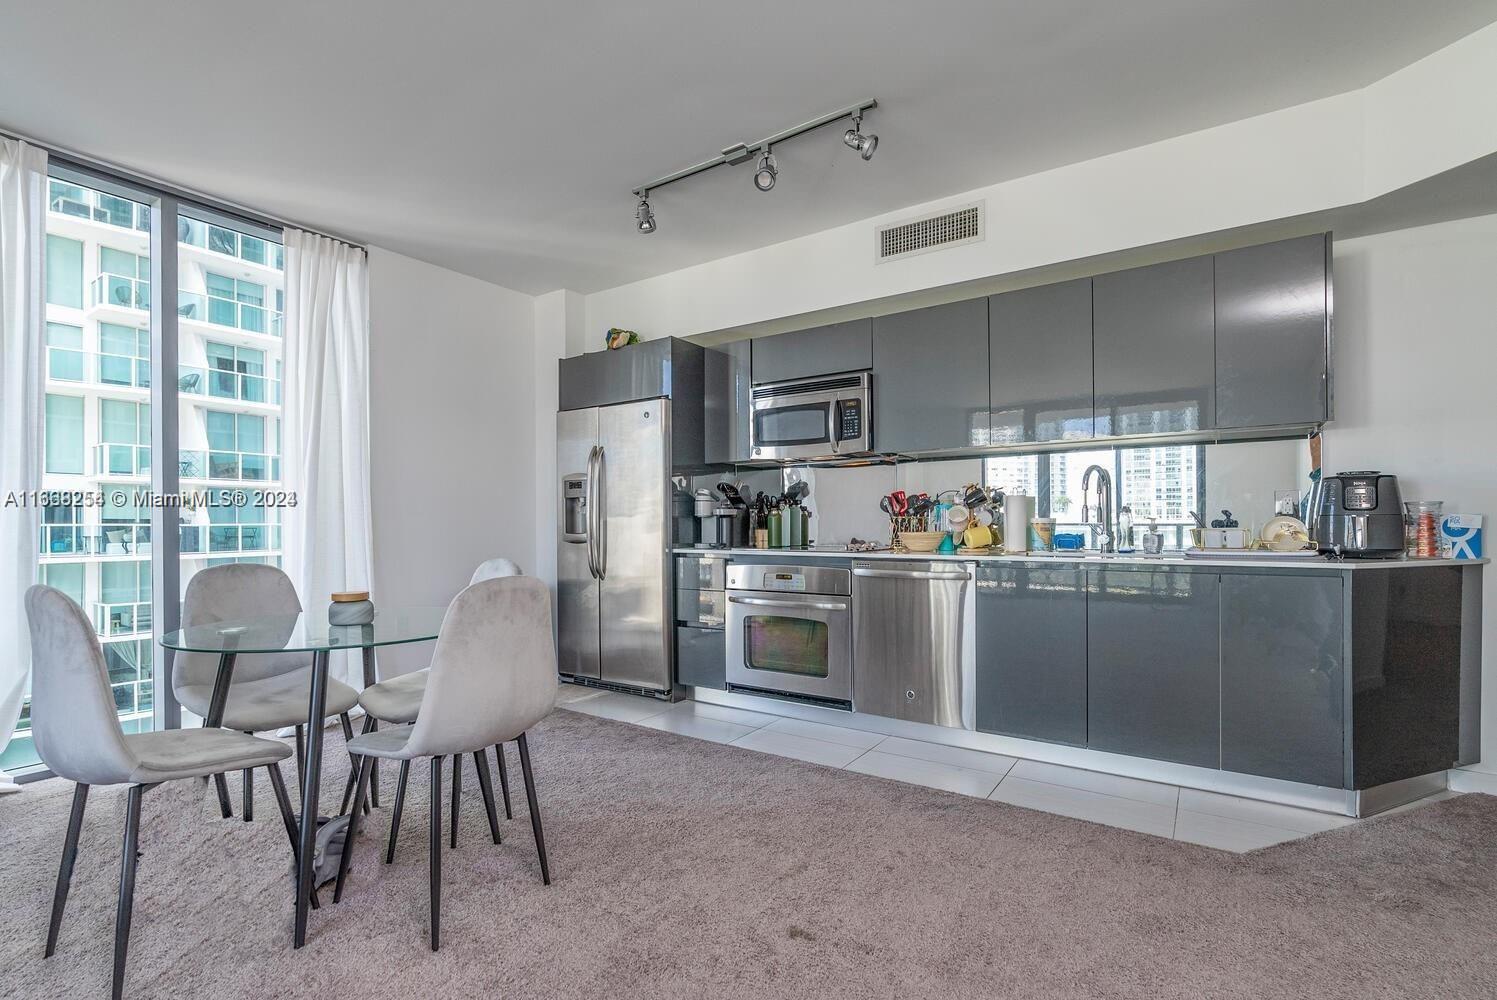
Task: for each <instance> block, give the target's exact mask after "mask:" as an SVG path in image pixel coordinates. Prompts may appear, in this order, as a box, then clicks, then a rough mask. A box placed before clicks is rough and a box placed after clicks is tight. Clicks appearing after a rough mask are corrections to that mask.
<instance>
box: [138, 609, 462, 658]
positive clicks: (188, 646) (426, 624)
mask: <svg viewBox="0 0 1497 1000" xmlns="http://www.w3.org/2000/svg"><path fill="white" fill-rule="evenodd" d="M446 614H447V609H446V608H377V609H376V610H375V612H374V622H373V624H370V625H329V624H328V621H327V611H326V610H322V611H303V612H302V613H301V614H299V615H270V616H267V617H263V618H240V619H238V620H235V621H222V622H214V623H213V624H212V625H198V626H195V627H193V628H184V629H179V630H178V631H176V632H168V633H167V634H166V635H164V636H162V637H161V645H163V646H165V647H166V648H167V649H176V650H182V651H183V652H189V653H280V652H292V653H303V652H317V651H319V650H333V649H367V648H369V647H372V646H395V645H398V644H400V643H403V642H430V641H431V640H433V639H435V638H436V637H437V632H438V631H439V630H440V629H441V627H442V618H443V616H444V615H446Z"/></svg>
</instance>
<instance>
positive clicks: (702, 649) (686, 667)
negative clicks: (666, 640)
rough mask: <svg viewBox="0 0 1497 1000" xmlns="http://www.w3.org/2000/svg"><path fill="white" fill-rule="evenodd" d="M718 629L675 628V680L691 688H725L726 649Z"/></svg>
mask: <svg viewBox="0 0 1497 1000" xmlns="http://www.w3.org/2000/svg"><path fill="white" fill-rule="evenodd" d="M724 635H725V633H724V632H723V630H722V629H720V628H691V627H688V626H685V625H677V626H676V680H677V682H678V683H680V684H688V685H691V686H693V687H709V688H717V689H718V690H719V691H721V690H722V689H723V688H725V687H727V685H728V673H727V646H726V639H725V638H724Z"/></svg>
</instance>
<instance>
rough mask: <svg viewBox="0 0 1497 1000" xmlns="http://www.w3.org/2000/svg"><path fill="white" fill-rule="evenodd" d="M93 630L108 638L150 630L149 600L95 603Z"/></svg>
mask: <svg viewBox="0 0 1497 1000" xmlns="http://www.w3.org/2000/svg"><path fill="white" fill-rule="evenodd" d="M93 608H94V631H95V632H97V633H99V635H101V636H104V637H105V638H108V637H110V636H118V635H135V634H137V633H140V632H149V631H150V630H151V602H150V601H128V602H124V603H115V604H104V603H95V604H94V606H93Z"/></svg>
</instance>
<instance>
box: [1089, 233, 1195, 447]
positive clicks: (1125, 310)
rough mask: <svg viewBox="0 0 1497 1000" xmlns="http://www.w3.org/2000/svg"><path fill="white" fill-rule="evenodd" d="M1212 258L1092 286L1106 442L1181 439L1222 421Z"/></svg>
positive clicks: (1099, 423)
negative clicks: (1127, 438)
mask: <svg viewBox="0 0 1497 1000" xmlns="http://www.w3.org/2000/svg"><path fill="white" fill-rule="evenodd" d="M1212 282H1213V269H1212V259H1211V257H1209V256H1206V257H1192V258H1190V259H1188V260H1177V261H1170V262H1169V263H1165V264H1154V265H1151V266H1149V267H1138V268H1133V269H1131V270H1128V271H1118V272H1115V273H1113V274H1100V275H1098V276H1097V277H1095V278H1093V279H1092V334H1093V337H1092V363H1093V367H1092V371H1093V377H1094V380H1095V386H1096V390H1095V402H1094V412H1095V419H1096V432H1097V436H1098V437H1108V436H1124V435H1135V434H1177V433H1188V432H1190V431H1197V430H1206V429H1209V428H1211V427H1213V426H1214V425H1215V422H1216V398H1215V397H1216V388H1215V387H1216V338H1215V334H1214V328H1215V320H1216V314H1215V301H1214V294H1213V290H1212Z"/></svg>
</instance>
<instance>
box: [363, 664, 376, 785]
mask: <svg viewBox="0 0 1497 1000" xmlns="http://www.w3.org/2000/svg"><path fill="white" fill-rule="evenodd" d="M378 681H379V677H378V676H377V671H376V670H375V669H374V647H373V646H365V647H364V686H365V687H370V686H371V685H373V684H376V683H378ZM364 726H365V728H364V731H365V732H369V733H372V732H374V731H375V730H376V729H378V728H379V722H378V721H377V720H376V719H375V718H374V717H373V716H368V717H367V719H366V721H365V723H364ZM369 804H370V805H372V806H373V807H374V808H376V809H378V808H379V758H378V757H376V758H375V759H374V763H373V764H372V765H371V766H370V768H369Z"/></svg>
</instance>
